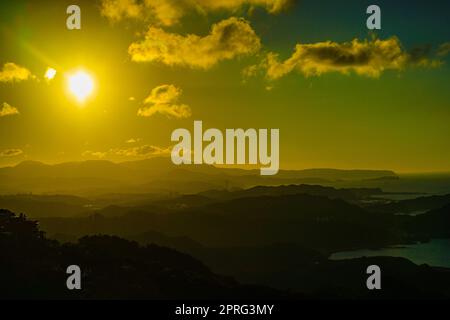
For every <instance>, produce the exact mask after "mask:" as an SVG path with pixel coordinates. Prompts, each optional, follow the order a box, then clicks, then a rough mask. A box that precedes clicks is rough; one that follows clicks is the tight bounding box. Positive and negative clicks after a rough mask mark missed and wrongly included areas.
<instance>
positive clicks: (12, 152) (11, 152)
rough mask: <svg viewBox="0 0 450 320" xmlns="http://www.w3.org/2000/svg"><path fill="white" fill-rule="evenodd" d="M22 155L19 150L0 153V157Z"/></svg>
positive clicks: (6, 150) (7, 150)
mask: <svg viewBox="0 0 450 320" xmlns="http://www.w3.org/2000/svg"><path fill="white" fill-rule="evenodd" d="M22 154H23V151H22V150H21V149H5V150H2V151H0V157H5V158H9V157H17V156H20V155H22Z"/></svg>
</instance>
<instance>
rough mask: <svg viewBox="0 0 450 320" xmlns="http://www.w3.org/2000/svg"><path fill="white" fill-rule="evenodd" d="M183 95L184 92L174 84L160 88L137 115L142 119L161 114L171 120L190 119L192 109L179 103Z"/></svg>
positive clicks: (151, 94) (154, 91)
mask: <svg viewBox="0 0 450 320" xmlns="http://www.w3.org/2000/svg"><path fill="white" fill-rule="evenodd" d="M181 94H182V90H181V89H180V88H177V87H175V86H174V85H172V84H165V85H162V86H158V87H156V88H154V89H153V90H152V92H151V93H150V95H149V96H148V97H147V98H146V99H145V100H144V105H143V107H141V108H140V109H139V110H138V113H137V114H138V116H141V117H151V116H153V115H155V114H157V113H160V114H163V115H165V116H167V117H169V118H178V119H181V118H189V117H190V116H191V115H192V111H191V108H190V107H189V106H188V105H186V104H179V103H178V100H179V97H180V96H181Z"/></svg>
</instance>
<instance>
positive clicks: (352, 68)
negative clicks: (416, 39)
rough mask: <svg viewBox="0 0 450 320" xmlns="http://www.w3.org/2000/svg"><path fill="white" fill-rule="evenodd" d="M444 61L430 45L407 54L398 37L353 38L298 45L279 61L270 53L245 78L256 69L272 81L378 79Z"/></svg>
mask: <svg viewBox="0 0 450 320" xmlns="http://www.w3.org/2000/svg"><path fill="white" fill-rule="evenodd" d="M440 64H441V61H439V60H436V59H434V58H432V57H431V50H430V48H429V47H428V46H422V47H416V48H414V49H413V50H411V51H410V52H408V51H405V50H404V49H403V47H402V45H401V43H400V41H399V39H398V38H396V37H391V38H389V39H386V40H380V39H372V40H359V39H354V40H352V41H350V42H343V43H337V42H332V41H325V42H318V43H313V44H297V45H296V47H295V50H294V53H293V54H292V55H291V56H290V57H289V58H288V59H286V60H284V61H280V58H279V55H278V54H276V53H273V52H269V53H268V54H267V55H266V58H265V59H264V61H263V62H262V63H261V64H260V65H258V66H256V68H255V66H250V67H248V68H246V69H245V70H244V72H243V74H244V76H253V75H255V74H256V71H257V70H261V69H262V70H264V72H265V75H266V78H267V79H269V80H276V79H279V78H281V77H283V76H285V75H287V74H289V73H291V72H293V71H297V72H299V73H301V74H302V75H304V76H305V77H311V76H320V75H322V74H325V73H331V72H337V73H341V74H350V73H352V72H353V73H355V74H357V75H360V76H367V77H372V78H378V77H380V76H381V74H382V73H383V72H384V71H386V70H398V71H401V70H404V69H405V68H407V67H410V66H418V67H437V66H439V65H440Z"/></svg>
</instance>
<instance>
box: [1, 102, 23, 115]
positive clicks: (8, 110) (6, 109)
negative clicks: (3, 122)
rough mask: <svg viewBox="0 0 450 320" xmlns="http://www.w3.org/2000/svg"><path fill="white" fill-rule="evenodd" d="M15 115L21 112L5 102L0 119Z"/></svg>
mask: <svg viewBox="0 0 450 320" xmlns="http://www.w3.org/2000/svg"><path fill="white" fill-rule="evenodd" d="M15 114H19V110H18V109H17V108H15V107H12V106H10V105H9V104H8V103H6V102H3V106H2V108H1V109H0V117H6V116H12V115H15Z"/></svg>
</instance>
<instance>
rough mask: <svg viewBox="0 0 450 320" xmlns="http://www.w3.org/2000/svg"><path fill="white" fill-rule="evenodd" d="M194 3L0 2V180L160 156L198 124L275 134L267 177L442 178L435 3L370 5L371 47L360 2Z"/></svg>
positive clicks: (444, 77) (443, 98)
mask: <svg viewBox="0 0 450 320" xmlns="http://www.w3.org/2000/svg"><path fill="white" fill-rule="evenodd" d="M194 2H195V3H196V5H195V6H192V3H193V2H192V1H183V0H180V1H170V0H159V1H153V2H151V3H152V4H147V5H146V4H145V3H143V2H140V1H133V0H122V1H117V0H104V1H100V0H99V1H11V2H9V4H8V3H5V2H2V4H0V12H1V13H0V15H1V16H0V43H1V50H0V68H3V69H2V70H3V71H0V115H1V116H0V135H1V137H2V138H1V140H0V165H2V166H3V165H11V164H15V163H18V162H20V161H23V160H38V161H44V162H48V163H55V162H62V161H78V160H88V159H107V160H113V161H124V160H133V159H142V158H146V157H152V156H157V155H165V154H166V153H167V150H168V147H170V146H171V145H172V142H171V141H170V134H171V132H172V131H173V130H174V129H176V128H188V129H192V126H193V121H194V120H203V124H204V127H207V128H209V127H214V128H219V129H225V128H240V127H241V128H257V129H258V128H279V129H280V137H281V138H280V159H281V167H282V168H289V169H293V168H298V169H301V168H310V167H335V168H361V169H392V170H396V171H399V172H413V171H414V172H418V171H421V172H425V171H450V161H449V159H450V140H449V136H450V126H449V123H450V105H449V101H450V90H448V83H449V81H448V80H449V76H450V69H449V66H448V57H447V54H448V51H449V50H450V45H449V41H450V26H449V24H450V22H449V21H450V20H449V19H448V14H446V13H448V12H449V9H450V4H449V3H448V2H444V1H437V0H436V1H395V4H393V3H392V1H390V2H388V1H378V4H379V5H380V7H381V9H382V23H383V24H382V30H381V31H379V32H377V34H374V33H373V32H369V31H368V30H367V28H366V17H367V15H366V14H365V9H366V8H367V6H368V5H369V4H371V3H369V2H367V1H356V0H352V1H345V4H336V3H334V2H335V1H310V0H303V1H300V2H299V3H297V2H296V1H285V0H230V1H212V0H197V1H194ZM289 2H293V3H289ZM70 4H78V5H79V6H80V8H81V15H82V16H81V18H82V28H81V30H72V31H70V30H67V28H66V18H67V14H66V8H67V6H68V5H70ZM12 64H13V65H12ZM48 67H51V68H54V69H56V70H57V75H56V77H55V78H54V79H52V80H51V81H47V80H46V79H45V78H44V77H43V76H44V73H45V71H46V70H47V68H48ZM79 69H82V70H84V71H86V72H87V73H89V74H90V75H92V77H93V78H94V82H95V90H94V93H93V95H92V96H90V97H89V98H88V99H87V100H86V101H85V103H83V104H80V103H78V102H77V101H76V99H74V96H73V95H72V94H70V92H68V88H67V76H70V75H71V74H73V72H75V71H76V70H79ZM161 92H162V93H166V95H161ZM139 110H140V111H139Z"/></svg>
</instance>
